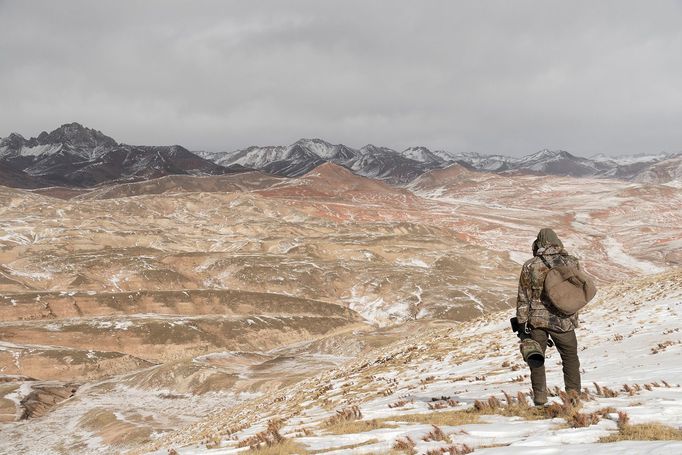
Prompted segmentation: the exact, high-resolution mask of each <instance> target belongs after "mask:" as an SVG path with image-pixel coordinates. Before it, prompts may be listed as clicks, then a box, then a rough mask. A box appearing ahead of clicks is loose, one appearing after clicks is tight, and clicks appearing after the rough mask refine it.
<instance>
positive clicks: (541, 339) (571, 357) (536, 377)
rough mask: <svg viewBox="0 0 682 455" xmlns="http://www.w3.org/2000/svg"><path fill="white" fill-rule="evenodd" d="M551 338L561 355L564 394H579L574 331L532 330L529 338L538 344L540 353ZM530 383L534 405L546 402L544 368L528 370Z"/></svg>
mask: <svg viewBox="0 0 682 455" xmlns="http://www.w3.org/2000/svg"><path fill="white" fill-rule="evenodd" d="M548 336H549V337H551V338H552V341H554V345H555V346H556V348H557V351H559V354H560V355H561V363H562V364H563V369H564V386H565V388H566V392H570V391H572V390H574V391H576V392H580V360H579V359H578V340H577V339H576V337H575V330H571V331H570V332H555V331H553V330H547V329H533V330H532V331H531V332H530V337H531V338H532V339H534V340H535V341H537V342H538V343H540V346H542V352H545V350H546V349H547V337H548ZM530 381H531V383H532V384H533V397H534V398H533V401H535V404H544V403H546V402H547V378H546V376H545V366H544V365H543V366H541V367H538V368H531V369H530Z"/></svg>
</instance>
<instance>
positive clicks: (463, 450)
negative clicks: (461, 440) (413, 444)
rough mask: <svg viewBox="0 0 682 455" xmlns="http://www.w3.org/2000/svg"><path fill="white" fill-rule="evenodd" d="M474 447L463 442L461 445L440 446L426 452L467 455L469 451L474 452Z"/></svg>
mask: <svg viewBox="0 0 682 455" xmlns="http://www.w3.org/2000/svg"><path fill="white" fill-rule="evenodd" d="M473 451H474V449H472V448H471V447H469V446H468V445H466V444H461V445H451V446H447V447H439V448H438V449H431V450H429V451H427V452H426V455H442V454H449V455H466V454H467V453H471V452H473Z"/></svg>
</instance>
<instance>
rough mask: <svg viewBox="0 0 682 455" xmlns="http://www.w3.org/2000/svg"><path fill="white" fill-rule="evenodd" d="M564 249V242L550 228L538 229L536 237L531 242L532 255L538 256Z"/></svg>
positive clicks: (557, 252)
mask: <svg viewBox="0 0 682 455" xmlns="http://www.w3.org/2000/svg"><path fill="white" fill-rule="evenodd" d="M563 251H564V244H563V243H561V240H559V236H558V235H556V232H554V231H553V230H552V229H550V228H543V229H540V232H538V237H537V238H536V239H535V241H534V242H533V256H540V255H543V254H561V253H562V252H563Z"/></svg>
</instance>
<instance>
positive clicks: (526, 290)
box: [516, 240, 580, 332]
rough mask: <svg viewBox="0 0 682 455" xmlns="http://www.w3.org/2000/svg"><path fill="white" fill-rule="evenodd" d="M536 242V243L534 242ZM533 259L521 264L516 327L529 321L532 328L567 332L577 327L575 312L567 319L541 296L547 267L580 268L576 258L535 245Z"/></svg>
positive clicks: (557, 247)
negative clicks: (565, 266) (517, 323)
mask: <svg viewBox="0 0 682 455" xmlns="http://www.w3.org/2000/svg"><path fill="white" fill-rule="evenodd" d="M536 242H537V240H536ZM533 249H534V257H533V259H530V260H528V261H527V262H526V263H525V264H523V268H522V269H521V277H520V278H519V290H518V297H517V300H516V317H517V318H518V319H519V324H523V323H525V322H528V323H529V324H530V326H531V327H534V328H542V329H548V330H553V331H555V332H568V331H571V330H574V329H575V328H576V327H578V313H575V314H573V315H572V316H570V317H566V316H563V315H561V313H559V312H558V311H556V310H555V309H553V307H552V305H551V304H550V303H549V302H548V301H546V299H545V298H544V296H543V292H542V289H543V284H544V282H545V276H547V272H549V270H550V269H549V267H547V265H545V262H547V263H548V264H549V265H550V266H552V267H554V266H557V265H573V266H575V267H577V268H578V269H580V264H579V263H578V259H577V258H575V257H574V256H571V255H569V254H568V253H567V252H566V251H565V250H564V249H563V247H562V246H560V244H559V245H556V244H554V245H549V246H539V245H537V243H534V247H533Z"/></svg>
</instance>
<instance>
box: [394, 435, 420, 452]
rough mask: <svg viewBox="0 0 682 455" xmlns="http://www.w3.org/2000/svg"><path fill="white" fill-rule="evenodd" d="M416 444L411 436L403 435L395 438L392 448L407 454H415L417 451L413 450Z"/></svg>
mask: <svg viewBox="0 0 682 455" xmlns="http://www.w3.org/2000/svg"><path fill="white" fill-rule="evenodd" d="M416 445H417V443H416V442H414V440H413V439H412V438H411V437H409V436H404V437H402V438H398V439H396V440H395V443H394V444H393V449H395V450H401V451H404V452H407V453H409V454H415V453H417V451H416V450H414V448H415V447H416Z"/></svg>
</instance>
